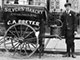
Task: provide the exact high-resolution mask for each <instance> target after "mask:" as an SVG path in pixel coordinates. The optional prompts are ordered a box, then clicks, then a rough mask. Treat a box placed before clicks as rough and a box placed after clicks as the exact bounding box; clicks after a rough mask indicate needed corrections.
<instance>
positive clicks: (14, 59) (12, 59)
mask: <svg viewBox="0 0 80 60" xmlns="http://www.w3.org/2000/svg"><path fill="white" fill-rule="evenodd" d="M62 56H63V55H62V54H47V53H45V54H44V56H42V57H41V58H39V56H31V57H30V58H27V56H20V55H16V56H13V55H10V53H4V52H1V53H0V60H79V59H80V56H79V55H76V58H72V57H62Z"/></svg>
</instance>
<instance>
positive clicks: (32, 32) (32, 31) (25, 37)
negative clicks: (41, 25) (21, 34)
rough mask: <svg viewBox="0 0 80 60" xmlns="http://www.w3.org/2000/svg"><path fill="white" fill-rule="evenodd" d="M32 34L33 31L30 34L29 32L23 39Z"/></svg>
mask: <svg viewBox="0 0 80 60" xmlns="http://www.w3.org/2000/svg"><path fill="white" fill-rule="evenodd" d="M32 33H33V31H32V32H29V34H28V35H27V36H26V37H25V38H27V37H28V36H29V35H31V34H32Z"/></svg>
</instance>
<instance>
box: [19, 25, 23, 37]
mask: <svg viewBox="0 0 80 60" xmlns="http://www.w3.org/2000/svg"><path fill="white" fill-rule="evenodd" d="M20 31H21V34H20V36H22V32H23V31H22V25H21V26H20Z"/></svg>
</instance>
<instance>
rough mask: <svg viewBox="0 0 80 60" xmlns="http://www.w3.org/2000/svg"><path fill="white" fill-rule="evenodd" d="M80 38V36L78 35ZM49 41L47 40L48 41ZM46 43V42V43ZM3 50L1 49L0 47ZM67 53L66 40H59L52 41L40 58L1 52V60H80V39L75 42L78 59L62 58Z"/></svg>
mask: <svg viewBox="0 0 80 60" xmlns="http://www.w3.org/2000/svg"><path fill="white" fill-rule="evenodd" d="M77 37H80V35H77ZM47 40H48V39H46V41H47ZM46 41H45V42H46ZM0 48H1V47H0ZM65 52H66V44H65V40H64V39H63V40H59V39H50V41H49V43H48V44H47V46H46V49H45V53H44V55H43V56H42V57H41V58H39V55H34V56H31V57H30V58H27V56H22V55H19V54H16V55H13V54H12V53H10V52H5V51H3V50H1V51H0V60H79V59H80V39H78V40H75V55H76V58H72V57H62V56H63V55H64V54H65Z"/></svg>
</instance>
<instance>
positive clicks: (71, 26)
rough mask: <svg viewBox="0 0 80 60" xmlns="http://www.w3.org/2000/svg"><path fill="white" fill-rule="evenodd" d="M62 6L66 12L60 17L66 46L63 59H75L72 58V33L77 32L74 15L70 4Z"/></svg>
mask: <svg viewBox="0 0 80 60" xmlns="http://www.w3.org/2000/svg"><path fill="white" fill-rule="evenodd" d="M64 6H65V8H66V10H65V12H63V14H62V16H61V20H62V22H63V31H64V36H65V39H66V46H67V54H66V55H65V56H64V57H70V56H72V58H76V57H75V56H74V47H75V46H74V32H75V31H77V21H76V14H75V12H73V11H72V10H71V4H70V3H66V4H65V5H64Z"/></svg>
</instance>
